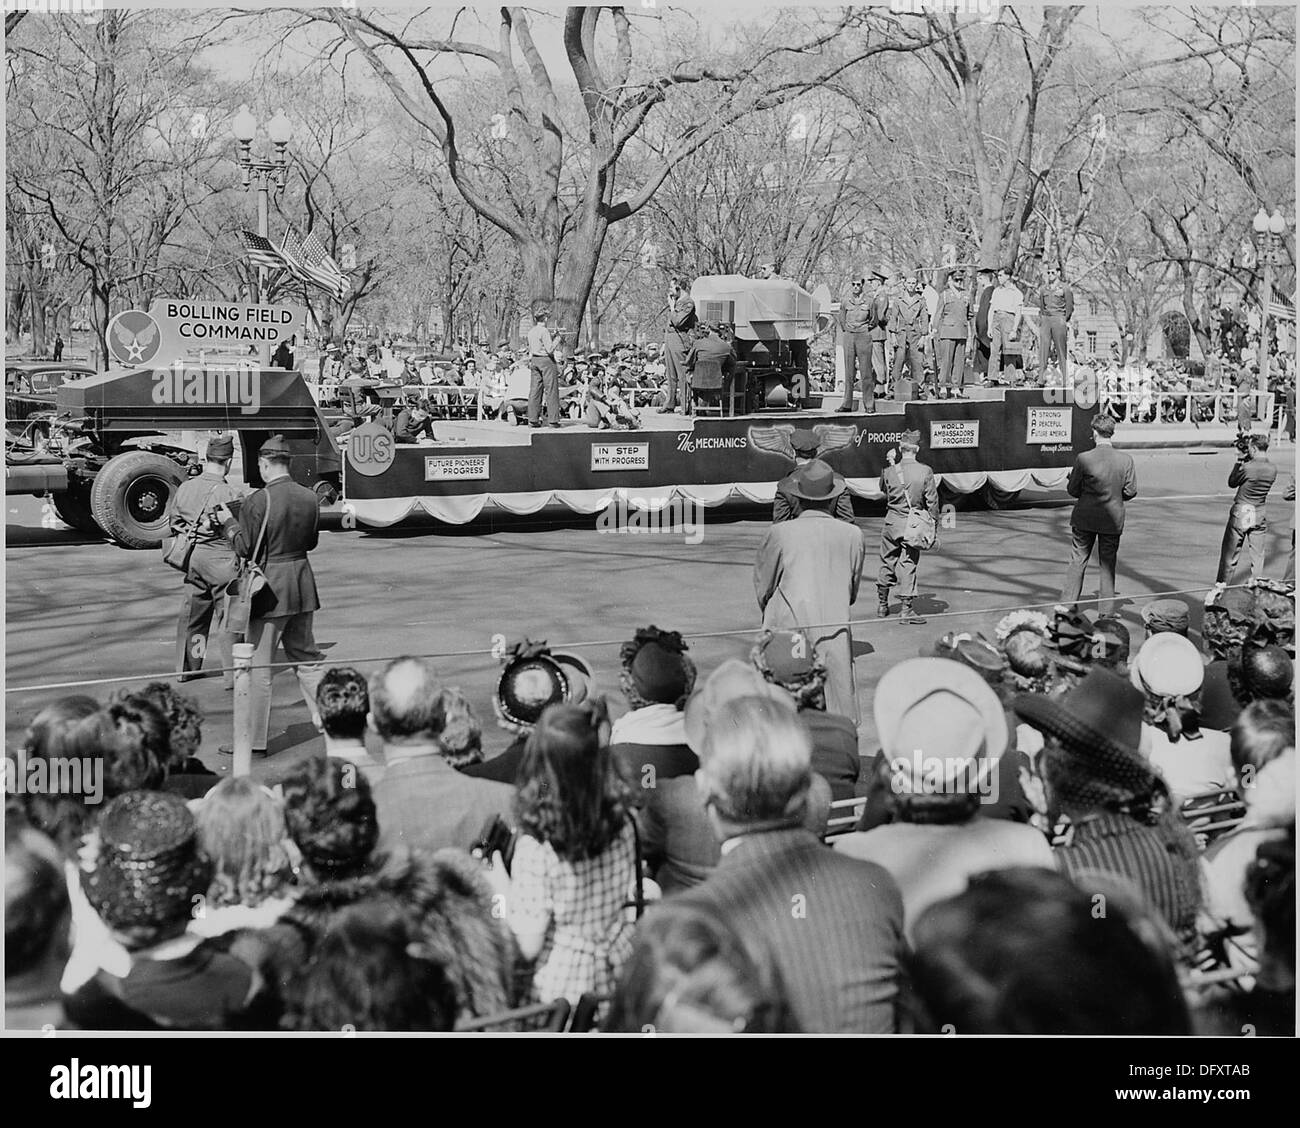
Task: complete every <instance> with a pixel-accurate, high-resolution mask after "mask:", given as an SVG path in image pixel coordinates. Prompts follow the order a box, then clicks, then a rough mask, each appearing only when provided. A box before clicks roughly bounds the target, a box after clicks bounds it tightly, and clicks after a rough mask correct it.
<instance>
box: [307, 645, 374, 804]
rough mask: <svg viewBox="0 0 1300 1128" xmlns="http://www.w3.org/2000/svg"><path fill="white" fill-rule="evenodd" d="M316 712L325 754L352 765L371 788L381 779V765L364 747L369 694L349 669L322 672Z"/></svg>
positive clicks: (360, 677)
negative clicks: (322, 736)
mask: <svg viewBox="0 0 1300 1128" xmlns="http://www.w3.org/2000/svg"><path fill="white" fill-rule="evenodd" d="M316 709H317V712H318V713H319V714H320V724H321V732H322V734H323V735H324V737H325V755H326V756H332V757H333V758H335V759H337V760H343V761H345V762H346V763H349V764H351V765H352V766H353V767H354V768H355V769H356V770H357V771H359V772H360V773H361V774H362V775H364V776H365V777H366V781H367V782H368V783H369V784H370V785H371V786H372V787H373V786H374V785H375V784H376V783H378V782H379V781H380V779H382V778H383V775H384V765H383V764H381V763H380V762H379V761H378V760H376V759H375V758H374V756H372V755H371V754H370V750H369V749H368V748H366V726H367V723H368V718H369V716H370V691H369V690H368V689H367V688H366V680H365V678H363V677H362V676H361V674H360V673H359V672H358V671H356V670H354V669H352V667H351V666H342V667H339V666H336V667H334V668H333V669H329V670H326V671H325V676H324V677H322V678H321V680H320V685H318V686H317V687H316Z"/></svg>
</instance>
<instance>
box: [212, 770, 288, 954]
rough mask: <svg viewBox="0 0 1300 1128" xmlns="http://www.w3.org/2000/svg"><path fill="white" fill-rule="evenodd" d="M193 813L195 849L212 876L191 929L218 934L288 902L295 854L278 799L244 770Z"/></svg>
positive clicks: (264, 918) (266, 916)
mask: <svg viewBox="0 0 1300 1128" xmlns="http://www.w3.org/2000/svg"><path fill="white" fill-rule="evenodd" d="M194 817H195V822H196V824H197V826H198V835H199V849H200V850H201V851H202V852H203V855H204V856H205V857H206V858H207V859H208V861H209V862H211V864H212V881H211V882H210V883H209V885H208V889H207V895H206V903H205V905H204V912H203V913H202V914H200V915H196V917H195V919H194V921H193V924H192V925H191V928H190V931H191V932H197V933H199V934H200V935H203V936H220V935H222V934H223V933H225V932H229V931H231V930H232V929H235V928H258V927H265V926H266V925H268V924H270V923H271V922H273V921H274V920H276V919H277V918H278V917H279V915H280V914H281V913H282V912H284V910H285V909H287V908H288V907H289V905H290V904H291V903H292V899H293V896H292V895H293V888H292V887H293V884H294V861H295V858H294V857H292V856H291V855H290V849H291V844H290V840H289V832H288V829H287V828H286V826H285V821H284V804H283V803H282V801H281V800H280V799H279V798H278V797H277V796H276V795H275V794H273V793H272V792H270V791H268V790H267V789H266V788H265V787H263V786H262V785H261V784H258V783H254V782H253V780H252V779H251V778H250V777H248V776H241V777H238V778H232V779H223V780H222V781H221V782H220V783H219V784H217V786H216V787H214V788H213V789H212V790H211V791H209V792H208V794H207V796H206V797H205V798H204V800H203V802H202V803H201V804H199V805H198V807H197V810H196V811H195V813H194ZM223 909H239V910H242V911H239V912H229V913H223V912H222V911H221V910H223ZM252 910H260V911H258V912H256V913H254V912H253V911H252Z"/></svg>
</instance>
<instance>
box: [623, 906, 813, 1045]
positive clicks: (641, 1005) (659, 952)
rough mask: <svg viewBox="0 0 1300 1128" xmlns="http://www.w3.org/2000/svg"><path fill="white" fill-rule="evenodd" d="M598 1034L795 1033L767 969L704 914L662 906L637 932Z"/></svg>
mask: <svg viewBox="0 0 1300 1128" xmlns="http://www.w3.org/2000/svg"><path fill="white" fill-rule="evenodd" d="M602 1028H603V1029H604V1030H606V1031H610V1032H613V1033H622V1034H645V1033H656V1034H779V1033H791V1032H795V1031H794V1029H793V1027H792V1025H791V1020H790V1018H789V1016H788V1014H787V1013H786V1006H785V1003H784V1001H783V999H782V998H781V988H780V984H779V982H778V978H777V975H776V972H775V970H774V969H773V968H772V967H771V966H770V965H769V964H768V963H767V961H766V959H765V958H764V957H763V956H762V955H761V954H759V953H758V952H755V951H751V950H750V947H749V945H748V944H746V942H745V939H744V938H743V937H742V936H740V935H738V934H737V933H736V932H734V931H733V930H732V929H731V928H729V927H728V926H727V925H726V924H725V923H724V922H723V921H722V920H721V919H720V918H719V917H718V916H717V915H716V914H715V913H713V912H712V911H711V910H707V909H704V908H701V907H700V906H698V905H693V904H690V903H689V902H684V901H682V900H681V899H676V900H672V901H666V902H664V903H663V904H662V905H656V906H655V907H654V908H652V909H651V910H650V911H649V912H648V913H647V914H646V916H645V917H644V919H643V920H642V921H641V923H640V924H639V925H638V927H637V930H636V943H635V944H634V946H633V948H632V955H631V956H630V957H629V958H628V962H627V964H626V965H625V966H624V968H623V974H622V976H621V978H620V980H619V984H618V988H617V989H616V990H615V992H614V999H613V1002H612V1003H611V1004H610V1013H609V1017H608V1018H607V1019H606V1021H605V1023H604V1025H603V1027H602Z"/></svg>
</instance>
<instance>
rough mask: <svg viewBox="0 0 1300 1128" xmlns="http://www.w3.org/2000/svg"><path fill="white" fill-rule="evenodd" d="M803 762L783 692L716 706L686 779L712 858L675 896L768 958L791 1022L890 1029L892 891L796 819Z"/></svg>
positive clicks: (799, 735)
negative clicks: (712, 838) (713, 839)
mask: <svg viewBox="0 0 1300 1128" xmlns="http://www.w3.org/2000/svg"><path fill="white" fill-rule="evenodd" d="M800 520H803V518H800ZM825 523H826V524H828V525H829V524H831V523H830V522H825ZM687 708H688V713H689V712H690V706H688V707H687ZM811 762H812V749H811V743H810V740H809V737H808V732H807V730H806V729H805V728H804V727H803V725H802V724H800V722H799V718H798V716H797V715H796V713H795V710H794V707H793V706H792V705H791V704H790V703H789V702H785V701H774V700H772V699H771V697H770V696H764V697H741V698H739V699H737V700H734V701H730V702H728V703H727V704H725V705H723V706H722V707H721V708H719V709H718V710H717V713H716V716H715V717H714V718H713V723H712V724H710V726H709V729H708V733H707V735H706V737H705V739H704V742H703V747H702V750H701V752H700V770H699V772H698V773H697V775H696V779H697V781H698V783H699V785H700V789H701V793H702V794H703V796H704V803H705V807H706V809H707V811H708V815H709V819H710V821H711V822H712V823H713V827H714V833H715V834H716V836H717V838H718V840H719V841H720V842H721V843H722V850H721V854H722V857H721V860H720V861H719V863H718V867H717V869H716V870H715V871H714V872H713V873H712V875H711V876H710V877H709V878H708V880H707V881H705V882H704V883H703V884H702V885H700V886H699V887H697V888H695V889H692V890H690V891H689V892H686V893H683V894H682V895H681V897H682V899H683V901H684V902H688V903H693V904H697V905H699V906H700V907H701V908H704V909H706V910H709V911H712V912H714V913H716V914H717V915H718V916H719V917H721V918H722V920H723V921H724V922H725V923H726V924H729V925H730V926H731V927H732V928H733V929H734V930H735V932H736V933H737V934H738V935H741V936H744V937H745V938H746V939H747V940H748V941H749V942H750V943H752V944H753V945H754V946H755V948H757V949H758V950H759V951H760V952H762V953H763V954H765V955H766V956H767V958H768V959H769V960H770V961H771V963H772V965H773V966H774V967H775V969H776V972H777V974H778V976H779V977H780V981H781V983H782V985H783V987H784V989H785V997H786V1001H787V1002H788V1004H789V1007H790V1010H791V1018H792V1019H793V1023H794V1025H795V1026H797V1028H798V1029H799V1030H802V1031H804V1032H805V1033H810V1034H814V1033H815V1034H834V1033H850V1032H852V1033H872V1034H888V1033H892V1032H895V1031H897V1029H898V1019H899V1016H898V1002H899V997H900V983H901V964H902V958H903V955H904V953H905V950H906V942H905V940H904V938H903V904H902V897H901V895H900V894H899V891H898V886H897V884H896V883H895V882H894V880H893V878H891V877H890V876H889V874H888V872H887V871H885V870H884V869H883V868H882V867H880V866H878V865H876V864H875V863H873V862H864V861H859V860H857V859H855V858H847V857H845V856H844V855H842V854H838V853H836V852H834V851H832V850H828V849H826V847H825V846H824V845H823V844H822V843H821V842H820V841H819V840H818V838H817V837H816V836H815V835H814V834H812V833H811V832H810V831H808V830H807V829H806V828H805V827H804V826H802V825H801V820H802V818H803V816H804V813H805V810H806V806H807V796H808V792H809V788H810V786H811V784H812V780H813V772H812V766H811Z"/></svg>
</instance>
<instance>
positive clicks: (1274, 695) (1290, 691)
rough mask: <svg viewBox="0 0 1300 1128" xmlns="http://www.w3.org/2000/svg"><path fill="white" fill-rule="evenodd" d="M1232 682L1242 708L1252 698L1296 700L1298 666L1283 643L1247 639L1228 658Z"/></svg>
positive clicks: (1236, 697) (1229, 674)
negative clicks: (1271, 643) (1258, 643)
mask: <svg viewBox="0 0 1300 1128" xmlns="http://www.w3.org/2000/svg"><path fill="white" fill-rule="evenodd" d="M1228 685H1229V686H1230V687H1231V689H1232V696H1233V697H1234V698H1235V699H1236V702H1237V704H1238V705H1239V706H1241V708H1243V709H1244V708H1245V707H1246V706H1247V705H1249V704H1250V703H1251V702H1252V701H1263V700H1268V699H1275V700H1279V701H1291V702H1294V700H1295V667H1294V665H1293V664H1292V662H1291V658H1290V656H1289V655H1288V654H1287V652H1286V651H1285V650H1283V649H1282V648H1281V647H1280V646H1256V645H1254V644H1252V643H1249V642H1248V643H1247V644H1246V645H1245V646H1243V647H1242V648H1241V650H1240V651H1239V652H1238V653H1237V654H1236V655H1234V657H1233V659H1232V660H1230V661H1229V662H1228Z"/></svg>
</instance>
